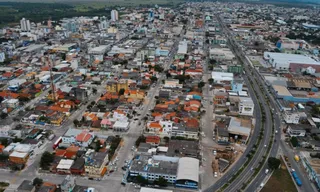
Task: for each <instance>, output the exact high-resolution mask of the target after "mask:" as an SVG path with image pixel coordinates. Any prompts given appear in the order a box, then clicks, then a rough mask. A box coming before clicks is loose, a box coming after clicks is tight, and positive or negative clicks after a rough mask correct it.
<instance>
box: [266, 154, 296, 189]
mask: <svg viewBox="0 0 320 192" xmlns="http://www.w3.org/2000/svg"><path fill="white" fill-rule="evenodd" d="M270 191H276V192H298V190H297V189H296V186H295V185H294V183H293V180H292V178H291V175H290V173H289V172H288V170H287V168H286V166H285V164H284V162H283V161H282V160H281V168H280V169H277V170H275V171H274V172H273V174H272V176H271V177H270V179H269V181H268V182H267V184H266V185H265V186H264V187H263V189H262V190H261V192H270Z"/></svg>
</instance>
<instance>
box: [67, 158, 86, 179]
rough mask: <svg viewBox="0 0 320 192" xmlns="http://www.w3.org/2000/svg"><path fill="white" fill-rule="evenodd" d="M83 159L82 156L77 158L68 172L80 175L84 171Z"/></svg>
mask: <svg viewBox="0 0 320 192" xmlns="http://www.w3.org/2000/svg"><path fill="white" fill-rule="evenodd" d="M84 164H85V160H84V158H82V157H79V158H77V159H76V160H75V161H74V163H73V165H72V166H71V167H70V172H71V174H73V175H82V174H84V173H85V170H84Z"/></svg>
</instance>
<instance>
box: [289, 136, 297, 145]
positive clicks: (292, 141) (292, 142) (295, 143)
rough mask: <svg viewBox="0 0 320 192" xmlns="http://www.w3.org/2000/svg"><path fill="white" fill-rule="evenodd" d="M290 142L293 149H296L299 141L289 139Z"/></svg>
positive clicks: (294, 138)
mask: <svg viewBox="0 0 320 192" xmlns="http://www.w3.org/2000/svg"><path fill="white" fill-rule="evenodd" d="M290 142H291V144H292V146H293V147H297V146H298V145H299V141H298V139H297V137H291V139H290Z"/></svg>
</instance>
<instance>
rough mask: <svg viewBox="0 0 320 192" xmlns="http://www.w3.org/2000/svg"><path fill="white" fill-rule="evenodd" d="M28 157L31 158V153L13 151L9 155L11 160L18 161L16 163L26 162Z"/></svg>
mask: <svg viewBox="0 0 320 192" xmlns="http://www.w3.org/2000/svg"><path fill="white" fill-rule="evenodd" d="M28 158H29V153H26V152H17V151H13V152H12V153H11V154H10V155H9V160H10V162H12V163H16V164H25V163H27V161H28Z"/></svg>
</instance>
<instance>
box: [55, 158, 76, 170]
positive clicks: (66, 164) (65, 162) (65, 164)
mask: <svg viewBox="0 0 320 192" xmlns="http://www.w3.org/2000/svg"><path fill="white" fill-rule="evenodd" d="M73 161H74V160H71V159H61V161H60V162H59V165H58V166H57V169H70V167H71V166H72V165H73Z"/></svg>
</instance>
